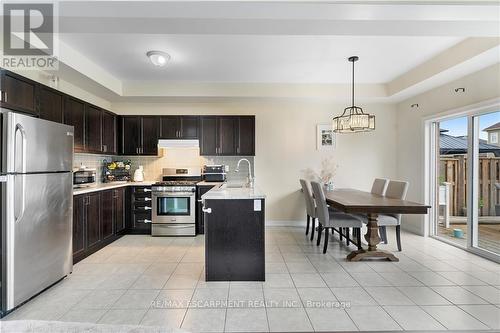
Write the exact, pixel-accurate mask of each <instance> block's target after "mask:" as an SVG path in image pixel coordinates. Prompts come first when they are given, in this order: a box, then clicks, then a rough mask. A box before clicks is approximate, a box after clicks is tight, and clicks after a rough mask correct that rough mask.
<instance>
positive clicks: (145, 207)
mask: <svg viewBox="0 0 500 333" xmlns="http://www.w3.org/2000/svg"><path fill="white" fill-rule="evenodd" d="M142 209H143V210H151V207H149V206H144V207H142Z"/></svg>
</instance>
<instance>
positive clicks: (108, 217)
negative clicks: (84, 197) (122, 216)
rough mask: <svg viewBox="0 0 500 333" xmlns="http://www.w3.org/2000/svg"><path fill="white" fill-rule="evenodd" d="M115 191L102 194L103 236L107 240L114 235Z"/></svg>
mask: <svg viewBox="0 0 500 333" xmlns="http://www.w3.org/2000/svg"><path fill="white" fill-rule="evenodd" d="M113 203H114V190H106V191H102V192H101V207H102V214H101V235H102V240H105V239H107V238H109V237H111V236H113V234H114V209H113V208H114V207H113V206H114V205H113Z"/></svg>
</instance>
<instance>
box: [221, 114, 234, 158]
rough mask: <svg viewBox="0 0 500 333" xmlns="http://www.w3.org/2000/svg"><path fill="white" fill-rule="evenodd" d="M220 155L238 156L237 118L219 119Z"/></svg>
mask: <svg viewBox="0 0 500 333" xmlns="http://www.w3.org/2000/svg"><path fill="white" fill-rule="evenodd" d="M218 121H219V124H218V131H219V135H218V137H219V150H218V152H219V154H218V155H228V156H231V155H236V145H235V143H236V126H235V125H236V121H237V118H235V117H219V118H218Z"/></svg>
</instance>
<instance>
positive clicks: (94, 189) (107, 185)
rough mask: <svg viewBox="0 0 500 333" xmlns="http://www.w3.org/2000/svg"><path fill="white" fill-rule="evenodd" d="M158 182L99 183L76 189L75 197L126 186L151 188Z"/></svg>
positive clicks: (74, 190)
mask: <svg viewBox="0 0 500 333" xmlns="http://www.w3.org/2000/svg"><path fill="white" fill-rule="evenodd" d="M154 183H156V181H154V180H151V181H143V182H112V183H99V184H96V185H93V186H89V187H81V188H74V189H73V195H79V194H86V193H91V192H97V191H104V190H110V189H113V188H119V187H125V186H151V185H153V184H154Z"/></svg>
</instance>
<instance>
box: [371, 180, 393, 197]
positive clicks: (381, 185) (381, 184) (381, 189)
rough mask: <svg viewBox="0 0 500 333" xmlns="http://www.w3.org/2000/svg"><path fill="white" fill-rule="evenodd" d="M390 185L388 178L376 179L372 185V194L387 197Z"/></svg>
mask: <svg viewBox="0 0 500 333" xmlns="http://www.w3.org/2000/svg"><path fill="white" fill-rule="evenodd" d="M388 184H389V179H386V178H375V180H374V181H373V184H372V190H371V193H373V194H378V195H382V196H383V195H385V191H386V190H387V185H388Z"/></svg>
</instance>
